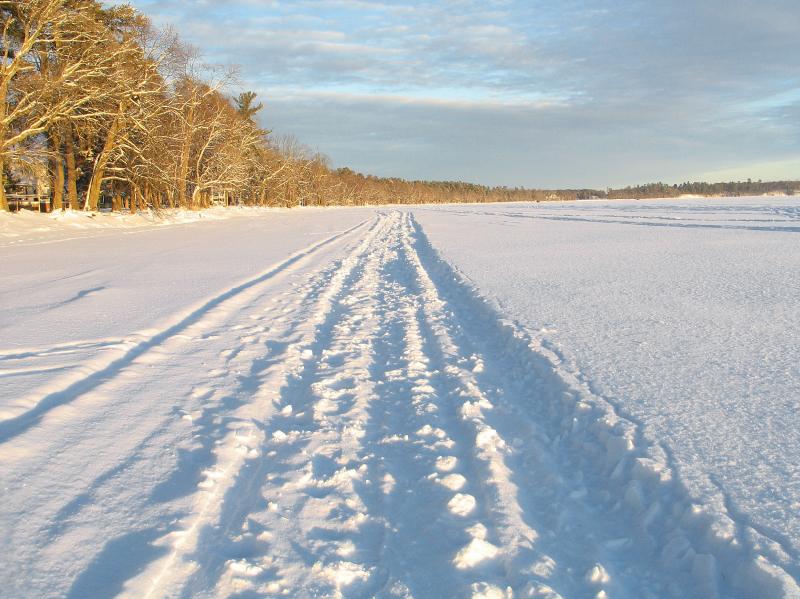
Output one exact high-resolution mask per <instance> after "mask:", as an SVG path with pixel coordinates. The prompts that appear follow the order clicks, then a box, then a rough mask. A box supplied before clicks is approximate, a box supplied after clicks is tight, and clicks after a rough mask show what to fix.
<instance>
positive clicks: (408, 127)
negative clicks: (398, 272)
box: [133, 0, 800, 188]
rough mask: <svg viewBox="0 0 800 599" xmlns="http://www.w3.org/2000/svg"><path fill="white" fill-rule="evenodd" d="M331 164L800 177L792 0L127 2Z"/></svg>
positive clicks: (605, 175) (405, 169)
mask: <svg viewBox="0 0 800 599" xmlns="http://www.w3.org/2000/svg"><path fill="white" fill-rule="evenodd" d="M133 4H134V6H136V7H137V8H139V9H141V10H142V11H143V12H145V13H146V14H148V15H150V16H151V17H153V19H154V21H156V22H157V23H172V24H173V25H174V26H175V28H176V29H177V31H178V32H180V34H181V36H182V37H183V38H184V39H185V40H186V41H188V42H190V43H192V44H194V45H196V46H197V47H198V48H200V49H201V51H202V52H203V54H204V57H205V59H206V60H208V61H210V62H221V63H232V64H237V65H239V66H240V69H241V71H240V72H241V77H240V78H241V84H240V85H241V88H242V89H252V90H254V91H257V92H258V93H259V95H260V96H261V99H262V101H263V102H264V103H265V109H264V111H263V113H262V115H261V118H262V122H263V124H264V126H266V127H267V128H269V129H271V130H273V131H274V132H276V133H280V134H283V133H292V134H294V135H295V136H296V137H298V138H299V139H300V141H302V142H303V143H305V144H307V145H309V146H311V147H312V148H314V149H318V150H319V151H321V152H323V153H325V154H327V155H328V156H329V157H330V159H331V162H332V163H333V165H334V166H350V167H351V168H353V169H355V170H359V171H362V172H367V173H372V174H377V175H395V176H402V177H405V178H410V179H450V180H454V179H460V180H469V181H475V182H480V183H486V184H505V185H510V186H517V185H524V186H533V187H567V186H571V187H583V186H587V187H601V188H602V187H606V186H613V185H620V184H629V183H641V182H646V181H654V180H664V181H668V182H680V181H684V180H689V179H692V180H694V179H715V180H722V179H724V180H728V179H745V178H747V177H752V178H753V179H759V178H763V179H775V178H794V179H800V58H799V57H800V35H798V31H800V4H799V3H798V1H797V0H760V1H757V0H671V1H668V0H647V1H645V0H618V1H611V0H597V1H590V0H586V1H580V0H528V1H515V0H498V1H495V2H491V1H483V2H480V1H477V0H450V1H442V2H408V1H392V0H386V1H375V2H373V1H369V0H327V1H322V0H297V1H293V2H284V1H259V0H227V1H210V0H196V1H189V0H164V1H157V0H134V2H133Z"/></svg>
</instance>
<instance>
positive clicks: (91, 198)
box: [83, 107, 122, 212]
mask: <svg viewBox="0 0 800 599" xmlns="http://www.w3.org/2000/svg"><path fill="white" fill-rule="evenodd" d="M121 113H122V107H120V115H118V116H117V117H116V118H115V119H114V122H113V123H112V124H111V129H109V130H108V135H107V136H106V141H105V143H104V144H103V149H102V150H101V151H100V153H99V154H98V155H97V159H96V160H95V161H94V169H92V178H91V179H90V180H89V189H87V190H86V204H85V205H84V207H83V208H84V210H91V211H92V212H95V211H96V210H97V204H98V201H99V199H100V186H101V185H102V184H103V176H104V175H105V172H106V166H107V165H108V160H109V159H110V158H111V152H112V151H113V150H114V144H115V143H116V141H117V133H118V132H119V128H120V125H121V121H122V117H121Z"/></svg>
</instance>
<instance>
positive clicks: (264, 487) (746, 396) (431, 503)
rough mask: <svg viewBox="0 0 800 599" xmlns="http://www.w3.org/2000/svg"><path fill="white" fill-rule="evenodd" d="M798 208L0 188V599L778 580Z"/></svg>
mask: <svg viewBox="0 0 800 599" xmlns="http://www.w3.org/2000/svg"><path fill="white" fill-rule="evenodd" d="M797 217H798V213H797V210H796V208H794V207H793V204H792V203H791V202H789V201H778V200H770V201H766V200H759V201H758V202H755V201H753V202H741V201H737V202H735V203H734V202H727V203H725V202H719V201H714V202H680V203H674V204H667V203H634V202H630V203H615V204H609V205H603V204H599V203H580V204H569V205H558V206H554V205H547V206H527V205H503V206H497V205H494V206H477V207H476V206H473V207H463V206H456V207H444V208H435V209H434V208H429V207H420V208H413V209H401V210H394V209H336V210H301V211H293V212H286V211H270V212H268V213H258V212H257V211H256V212H251V213H247V211H243V212H239V211H232V212H220V211H218V212H211V213H209V214H208V217H207V218H206V217H202V216H201V217H199V218H198V216H197V215H195V214H184V215H172V216H171V217H170V219H169V221H168V224H167V226H162V225H154V224H152V223H148V222H147V221H146V219H142V218H141V217H133V218H132V217H122V218H121V217H118V216H108V215H100V216H98V217H96V218H97V219H98V220H96V221H87V220H85V219H86V217H85V216H83V215H69V216H67V217H66V219H63V217H62V219H63V220H60V219H58V218H55V219H54V218H53V217H48V216H39V215H24V216H23V217H22V220H21V221H20V220H13V219H14V218H16V215H15V216H8V215H2V219H0V259H2V262H3V268H4V270H3V278H2V281H1V282H0V294H1V295H0V299H1V300H2V304H3V306H4V310H3V312H2V315H1V316H0V339H2V343H0V377H2V387H0V463H2V468H0V493H2V501H0V555H2V559H0V596H3V597H5V596H8V597H39V596H68V597H95V596H113V595H116V594H122V595H125V596H131V597H163V596H213V597H217V596H219V597H226V596H232V595H235V596H270V597H271V596H292V597H311V596H347V597H370V596H376V595H377V596H383V597H411V596H413V597H442V596H473V597H512V596H514V597H559V596H563V597H584V596H585V597H594V596H596V597H604V596H609V597H631V598H634V597H635V598H639V597H648V596H650V597H715V596H717V597H753V596H759V597H782V596H798V587H797V582H796V580H797V577H798V558H797V534H796V527H797V520H796V518H797V516H796V513H797V507H798V506H797V503H796V502H797V501H798V492H797V471H796V468H795V463H796V462H797V458H798V456H797V451H798V449H797V447H798V444H797V438H796V435H797V431H796V429H797V424H798V422H797V416H796V402H797V398H798V371H797V363H798V362H797V358H798V348H797V330H798V326H797V325H798V322H797V318H798V316H797V307H798V306H797V299H796V297H795V296H796V293H794V290H796V289H797V288H798V280H797V277H798V270H800V269H798V266H799V265H798V263H797V262H798V255H797V254H798V251H797V249H796V242H794V241H793V240H794V237H795V236H796V235H797V232H798V227H797ZM101 219H105V220H101ZM20 222H21V223H22V224H21V225H20ZM676 222H679V223H681V225H690V226H689V227H684V226H682V227H681V228H678V227H676V226H674V225H675V223H676ZM630 223H636V226H631V224H630ZM650 223H655V224H656V225H657V226H656V227H652V226H649V224H650ZM665 223H666V225H665ZM659 225H660V226H659ZM761 229H765V230H761ZM777 229H782V230H780V231H778V230H777ZM793 244H795V245H793ZM439 252H441V254H440V253H439ZM442 256H444V257H446V259H447V260H448V261H449V262H448V261H443V260H442V259H441V257H442ZM453 265H456V266H457V269H458V270H460V271H461V272H462V273H465V274H466V275H467V276H468V277H469V279H471V280H472V282H474V283H477V287H476V286H475V285H473V284H472V283H470V281H469V280H468V279H465V278H464V277H463V276H462V275H460V274H459V273H458V272H457V270H455V269H454V267H453ZM756 290H759V291H758V295H756ZM486 298H489V301H486ZM498 306H499V307H500V310H499V311H498V309H497V307H498ZM792 435H795V436H792ZM792 485H795V486H794V487H793V486H792ZM792 502H794V503H792ZM792 506H794V507H792Z"/></svg>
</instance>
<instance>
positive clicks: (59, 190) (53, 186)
mask: <svg viewBox="0 0 800 599" xmlns="http://www.w3.org/2000/svg"><path fill="white" fill-rule="evenodd" d="M50 142H51V143H52V144H53V158H52V160H51V165H50V167H51V168H52V170H53V173H52V177H51V179H50V193H51V195H52V198H53V210H63V209H64V159H63V157H62V155H61V139H60V138H59V136H58V133H55V132H54V133H51V134H50Z"/></svg>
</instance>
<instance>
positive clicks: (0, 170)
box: [0, 155, 8, 212]
mask: <svg viewBox="0 0 800 599" xmlns="http://www.w3.org/2000/svg"><path fill="white" fill-rule="evenodd" d="M0 211H4V212H8V200H6V170H5V161H4V160H3V156H2V155H0Z"/></svg>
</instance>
